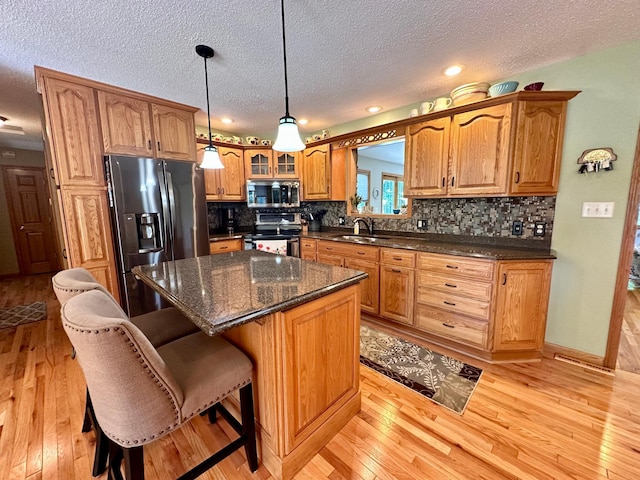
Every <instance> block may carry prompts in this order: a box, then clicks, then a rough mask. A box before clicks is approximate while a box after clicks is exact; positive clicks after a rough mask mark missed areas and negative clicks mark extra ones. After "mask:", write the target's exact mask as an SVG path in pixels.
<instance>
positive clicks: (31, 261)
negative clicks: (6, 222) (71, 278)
mask: <svg viewBox="0 0 640 480" xmlns="http://www.w3.org/2000/svg"><path fill="white" fill-rule="evenodd" d="M3 173H4V178H5V186H6V190H7V203H8V205H9V217H10V219H11V225H12V227H13V228H12V231H13V238H14V242H15V245H16V253H17V255H18V264H19V265H20V273H21V274H22V275H31V274H34V273H45V272H53V271H56V270H57V269H58V268H59V264H58V258H57V255H56V252H55V241H54V238H55V234H54V232H53V229H52V225H53V222H52V218H51V212H50V209H49V208H50V207H49V203H48V201H47V199H48V198H49V196H48V194H47V188H46V184H45V181H46V180H45V170H44V168H28V167H25V168H19V167H16V168H14V167H3Z"/></svg>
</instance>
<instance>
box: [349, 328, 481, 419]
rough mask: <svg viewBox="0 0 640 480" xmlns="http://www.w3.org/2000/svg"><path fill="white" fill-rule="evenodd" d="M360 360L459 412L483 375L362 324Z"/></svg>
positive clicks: (454, 361)
mask: <svg viewBox="0 0 640 480" xmlns="http://www.w3.org/2000/svg"><path fill="white" fill-rule="evenodd" d="M360 363H362V364H363V365H365V366H367V367H369V368H372V369H374V370H376V371H377V372H380V373H382V374H383V375H386V376H387V377H389V378H391V379H392V380H395V381H396V382H398V383H401V384H402V385H405V386H407V387H409V388H411V389H412V390H415V391H416V392H418V393H420V394H422V395H424V396H425V397H427V398H429V399H431V400H433V401H434V402H436V403H437V404H439V405H442V406H443V407H446V408H448V409H450V410H453V411H454V412H456V413H459V414H462V413H463V412H464V409H465V408H466V406H467V403H468V402H469V398H470V397H471V394H472V393H473V391H474V390H475V388H476V385H477V384H478V381H479V380H480V375H482V369H480V368H477V367H474V366H472V365H469V364H466V363H464V362H462V361H460V360H456V359H455V358H451V357H447V356H446V355H441V354H439V353H437V352H434V351H431V350H429V349H427V348H424V347H421V346H419V345H416V344H415V343H411V342H408V341H406V340H403V339H401V338H397V337H393V336H391V335H387V334H386V333H383V332H380V331H378V330H375V329H373V328H371V327H369V326H367V325H364V324H363V325H361V326H360Z"/></svg>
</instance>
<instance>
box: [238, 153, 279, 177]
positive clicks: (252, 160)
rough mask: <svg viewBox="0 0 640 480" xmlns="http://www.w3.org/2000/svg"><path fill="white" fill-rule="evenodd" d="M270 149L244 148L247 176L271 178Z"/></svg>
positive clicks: (271, 157)
mask: <svg viewBox="0 0 640 480" xmlns="http://www.w3.org/2000/svg"><path fill="white" fill-rule="evenodd" d="M272 152H273V151H272V150H271V149H264V150H245V151H244V161H245V174H246V176H247V178H273V177H274V174H273V169H272V167H271V163H272V160H273V154H272Z"/></svg>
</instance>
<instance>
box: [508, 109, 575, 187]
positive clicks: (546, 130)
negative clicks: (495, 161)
mask: <svg viewBox="0 0 640 480" xmlns="http://www.w3.org/2000/svg"><path fill="white" fill-rule="evenodd" d="M566 111H567V102H559V101H548V102H526V101H525V102H519V103H518V120H517V122H518V127H519V128H518V130H517V133H516V140H515V149H514V163H513V173H512V175H511V184H510V193H512V194H522V195H528V194H536V195H547V194H548V195H555V194H556V193H558V179H559V177H560V159H561V158H562V141H563V137H564V124H565V117H566Z"/></svg>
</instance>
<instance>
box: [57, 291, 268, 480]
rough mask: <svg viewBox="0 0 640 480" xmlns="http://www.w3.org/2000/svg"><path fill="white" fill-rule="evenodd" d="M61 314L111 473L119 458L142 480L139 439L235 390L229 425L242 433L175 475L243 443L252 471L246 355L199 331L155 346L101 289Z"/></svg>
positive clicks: (198, 470) (203, 466)
mask: <svg viewBox="0 0 640 480" xmlns="http://www.w3.org/2000/svg"><path fill="white" fill-rule="evenodd" d="M61 316H62V325H63V327H64V329H65V332H66V333H67V335H68V337H69V340H70V341H71V343H72V345H73V346H74V348H75V349H76V352H77V359H78V362H79V363H80V366H81V368H82V370H83V372H84V375H85V379H86V382H87V387H88V389H89V392H90V393H91V398H92V399H93V407H94V410H95V414H96V417H97V419H98V422H99V424H100V426H101V428H102V431H103V432H104V434H105V435H106V436H107V437H108V439H109V475H110V478H121V476H120V466H121V462H122V460H124V462H125V472H126V477H127V479H128V480H142V479H143V478H144V456H143V448H142V447H143V445H146V444H148V443H150V442H153V441H154V440H157V439H160V438H162V437H164V436H165V435H167V434H168V433H170V432H172V431H173V430H175V429H177V428H179V427H180V426H181V425H183V424H184V423H185V422H187V421H188V420H189V419H190V418H192V417H194V416H195V415H198V414H200V413H201V412H206V411H209V410H210V409H211V407H214V408H215V409H224V407H222V405H220V404H219V402H220V401H221V400H223V399H224V398H225V397H226V396H228V395H229V394H231V393H232V392H234V391H235V390H239V391H240V409H241V417H242V423H241V424H240V423H238V422H237V421H235V420H234V421H232V422H231V426H232V427H233V428H234V429H235V430H236V431H237V432H238V433H239V435H240V438H238V439H236V440H234V441H232V442H231V443H230V444H228V445H227V446H226V447H223V448H222V449H221V450H220V451H218V452H217V453H215V454H214V455H212V456H211V457H209V458H208V459H206V460H205V461H203V462H202V463H200V464H199V465H198V466H196V467H195V468H193V469H192V470H190V471H189V472H187V473H186V474H184V475H183V476H181V477H180V478H181V479H185V480H186V479H193V478H196V477H197V476H199V475H201V474H202V473H204V472H205V471H206V470H208V469H209V468H211V467H212V466H213V465H215V464H216V463H218V462H219V461H220V460H222V459H223V458H226V457H227V456H228V455H230V454H231V453H233V452H235V451H236V450H238V449H239V448H241V447H244V449H245V453H246V456H247V461H248V464H249V468H250V469H251V471H256V470H257V468H258V459H257V451H256V435H255V423H254V412H253V391H252V383H251V382H252V370H253V366H252V363H251V360H249V358H247V356H246V355H245V354H244V353H242V352H241V351H240V350H238V349H237V348H236V347H234V346H233V345H231V344H230V343H229V342H227V341H226V340H224V339H222V338H220V337H209V336H207V335H205V334H204V333H202V332H198V333H194V334H191V335H188V336H185V337H182V338H180V339H178V340H175V341H173V342H170V343H167V344H165V345H163V346H161V347H158V348H156V347H154V346H153V345H152V344H151V342H149V340H148V339H147V338H146V337H145V335H144V334H143V333H142V332H141V331H140V329H138V328H137V327H136V326H135V325H134V324H133V323H132V322H130V321H129V319H128V318H127V317H126V315H124V314H123V312H122V310H121V309H120V308H118V306H117V305H115V303H114V302H113V300H111V299H110V298H109V297H108V296H107V295H106V294H105V293H103V292H101V291H99V290H93V291H88V292H85V293H81V294H80V295H77V296H76V297H73V298H71V299H69V300H68V301H67V302H66V304H65V305H64V306H63V307H62V310H61ZM227 413H228V412H227ZM214 415H215V413H214ZM223 416H224V417H225V418H226V415H223ZM229 416H230V415H229ZM214 418H215V417H214Z"/></svg>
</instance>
